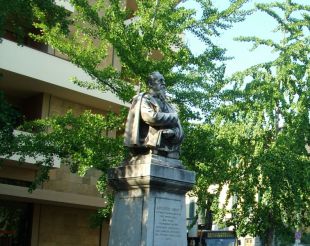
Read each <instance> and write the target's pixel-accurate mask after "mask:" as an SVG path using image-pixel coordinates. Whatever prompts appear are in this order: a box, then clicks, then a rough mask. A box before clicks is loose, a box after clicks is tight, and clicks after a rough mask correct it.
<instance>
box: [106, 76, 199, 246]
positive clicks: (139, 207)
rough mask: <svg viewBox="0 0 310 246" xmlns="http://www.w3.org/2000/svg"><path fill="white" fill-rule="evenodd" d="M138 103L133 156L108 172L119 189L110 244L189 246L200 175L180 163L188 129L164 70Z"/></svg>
mask: <svg viewBox="0 0 310 246" xmlns="http://www.w3.org/2000/svg"><path fill="white" fill-rule="evenodd" d="M148 86H149V91H148V92H144V93H140V94H138V95H136V96H135V97H134V98H133V99H132V104H131V108H130V110H129V113H128V117H127V122H126V129H125V142H124V144H125V146H127V147H128V148H129V152H130V156H129V158H128V159H127V160H125V162H124V165H123V166H121V167H117V168H113V169H110V170H109V172H108V182H109V185H110V186H111V187H112V188H113V189H114V191H115V203H114V207H113V214H112V219H111V224H110V236H109V246H186V245H187V239H186V233H187V231H186V211H185V193H186V192H187V191H189V190H190V189H191V188H192V186H193V185H194V182H195V173H194V172H191V171H187V170H185V169H184V167H183V165H182V163H181V161H180V160H179V151H180V144H181V142H182V140H183V137H184V135H183V130H182V126H181V124H180V121H179V118H178V114H177V112H176V110H175V109H174V107H173V106H172V105H171V104H169V103H168V102H167V100H166V96H165V90H166V87H165V80H164V77H163V76H162V75H161V74H160V73H159V72H153V73H152V74H150V75H149V78H148Z"/></svg>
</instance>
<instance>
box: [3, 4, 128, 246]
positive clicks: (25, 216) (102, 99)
mask: <svg viewBox="0 0 310 246" xmlns="http://www.w3.org/2000/svg"><path fill="white" fill-rule="evenodd" d="M67 7H68V10H69V11H72V9H70V8H71V7H70V5H67ZM103 65H113V66H114V67H116V68H118V69H120V67H121V65H120V62H119V60H118V58H117V57H116V56H115V55H114V52H113V50H112V48H111V49H110V52H109V55H108V57H107V58H106V60H105V61H104V62H103ZM0 74H1V78H0V90H1V91H3V92H4V94H5V97H6V99H7V100H8V102H9V103H10V104H12V105H13V106H14V107H15V108H16V109H18V110H19V111H20V112H21V113H22V114H23V115H24V117H25V118H26V119H28V120H33V119H39V118H45V117H51V116H55V115H63V114H65V113H66V112H67V111H68V110H72V111H73V112H74V113H75V114H80V113H82V112H84V111H85V110H92V112H95V113H100V114H105V113H106V112H107V111H111V110H112V111H114V112H118V111H119V109H120V107H121V106H124V103H123V102H122V101H121V100H119V99H118V98H117V97H116V96H115V95H113V94H112V93H110V92H106V93H103V92H99V91H92V90H87V89H85V88H81V87H79V86H77V85H75V84H73V83H72V82H71V81H70V78H71V77H73V76H75V77H77V78H78V79H81V80H90V78H89V76H88V75H87V74H86V73H85V72H84V71H83V70H81V69H80V68H78V67H76V66H75V65H73V64H72V63H70V62H69V61H68V60H66V59H65V57H64V56H63V55H61V54H60V53H58V52H57V51H56V50H54V49H52V48H51V47H49V46H47V45H44V44H40V43H36V42H34V41H33V40H30V39H28V40H25V43H24V45H23V46H19V45H17V43H16V42H15V40H14V37H13V36H12V35H10V33H9V32H7V33H6V35H5V37H4V38H3V40H2V43H0ZM113 134H115V133H112V135H113ZM38 158H39V157H38ZM18 159H19V158H18V156H12V157H10V158H9V159H5V160H4V161H3V163H2V164H1V166H0V245H8V246H11V245H12V246H13V245H23V246H53V245H55V246H60V245H61V246H73V245H79V246H95V245H98V246H103V245H107V240H108V222H105V223H103V225H102V226H101V227H100V228H95V229H93V228H91V227H90V216H91V215H92V214H93V213H94V212H95V211H96V209H97V208H100V207H104V206H105V201H104V199H103V198H102V195H101V194H99V193H98V191H97V189H96V181H97V179H98V177H99V176H100V175H101V173H100V172H99V171H98V170H95V169H91V170H89V171H88V172H87V174H86V175H85V176H84V177H80V176H78V175H77V174H73V173H71V172H70V170H69V169H68V168H67V167H66V166H65V165H62V163H61V160H60V159H57V158H55V159H54V167H53V169H52V170H51V171H50V174H49V177H50V180H49V181H48V182H46V183H44V184H43V185H42V187H39V188H38V189H36V190H35V191H34V192H33V193H29V192H28V188H27V186H28V185H29V184H30V183H31V182H32V181H33V180H34V178H35V175H36V172H37V167H36V166H35V165H34V163H35V159H34V158H30V157H29V158H26V159H25V162H24V163H22V164H19V163H18Z"/></svg>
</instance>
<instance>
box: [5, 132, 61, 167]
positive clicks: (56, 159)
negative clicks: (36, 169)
mask: <svg viewBox="0 0 310 246" xmlns="http://www.w3.org/2000/svg"><path fill="white" fill-rule="evenodd" d="M21 134H24V135H29V134H31V133H28V132H23V131H18V130H14V135H15V136H18V135H21ZM0 158H3V156H0ZM21 158H22V156H21V155H17V154H14V155H12V156H10V157H8V158H3V159H7V160H11V161H19V160H21ZM43 160H44V157H43V156H42V155H37V156H36V157H32V156H26V157H25V158H23V163H25V164H36V163H37V162H40V161H43ZM53 161H54V165H53V168H59V167H60V163H61V159H60V158H59V157H57V156H53Z"/></svg>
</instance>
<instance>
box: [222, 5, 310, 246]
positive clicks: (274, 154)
mask: <svg viewBox="0 0 310 246" xmlns="http://www.w3.org/2000/svg"><path fill="white" fill-rule="evenodd" d="M257 9H258V10H260V11H263V12H265V13H266V14H268V15H269V16H271V17H273V18H274V19H275V20H276V21H277V23H278V28H277V29H276V31H279V32H281V33H282V34H283V38H282V40H281V41H279V42H276V41H274V40H265V39H260V38H257V37H241V38H238V39H239V40H240V41H245V42H253V44H254V46H253V47H254V48H256V47H258V46H260V45H266V46H269V47H271V48H273V50H274V51H275V52H276V53H277V54H278V57H277V58H276V59H275V60H274V61H272V62H269V63H264V64H259V65H256V66H253V67H250V68H249V69H246V70H245V71H243V72H238V73H236V74H235V75H233V76H232V78H231V79H230V80H229V81H228V83H229V88H231V89H227V88H226V89H224V90H223V93H222V95H221V99H222V100H223V102H222V106H221V107H220V108H219V109H218V110H217V112H216V118H217V121H216V122H219V125H218V128H217V131H218V134H219V135H221V134H224V136H225V139H226V141H227V142H228V144H227V149H226V151H227V154H228V155H229V156H230V157H231V159H230V164H231V166H232V167H233V168H227V172H228V173H229V174H230V175H229V176H230V177H229V178H228V179H227V180H226V182H227V184H228V187H229V190H228V197H236V198H237V202H236V203H235V205H234V206H233V208H232V209H231V210H226V209H225V208H223V210H224V212H222V214H226V213H227V212H229V213H231V214H232V218H230V219H228V220H226V225H234V226H235V227H236V229H237V232H238V233H239V234H240V235H246V234H251V235H258V236H260V238H261V240H262V242H263V245H271V244H272V241H273V237H274V235H275V234H276V235H278V236H279V235H280V234H281V233H284V232H287V231H288V232H290V233H292V231H294V230H296V229H299V228H302V227H307V226H309V222H310V221H309V218H310V217H309V207H310V200H309V191H310V182H309V180H310V173H309V164H310V155H309V150H308V151H307V146H308V147H309V139H310V119H309V108H310V93H309V92H310V80H309V72H310V70H309V68H310V67H309V51H310V39H309V35H308V33H309V26H310V19H309V10H310V7H309V6H304V5H301V4H298V3H294V2H293V1H290V0H287V1H285V2H284V3H281V2H273V3H270V4H257ZM219 218H221V219H222V220H224V218H223V217H219ZM292 235H293V234H292Z"/></svg>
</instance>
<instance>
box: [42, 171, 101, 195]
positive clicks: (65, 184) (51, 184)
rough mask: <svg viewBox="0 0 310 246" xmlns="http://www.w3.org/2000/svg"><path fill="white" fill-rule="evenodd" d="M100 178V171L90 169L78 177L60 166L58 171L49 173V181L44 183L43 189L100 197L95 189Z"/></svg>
mask: <svg viewBox="0 0 310 246" xmlns="http://www.w3.org/2000/svg"><path fill="white" fill-rule="evenodd" d="M100 176H101V172H100V171H98V170H96V169H90V170H88V171H87V173H86V174H85V176H84V177H80V176H79V175H78V174H75V173H72V172H71V171H70V170H69V168H68V167H67V166H65V165H61V167H60V168H59V169H53V170H51V171H50V175H49V177H50V179H49V181H47V182H45V183H44V185H43V189H47V190H54V191H60V192H69V193H73V194H80V195H87V196H98V197H100V194H99V192H98V190H97V188H96V183H97V180H98V178H99V177H100Z"/></svg>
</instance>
